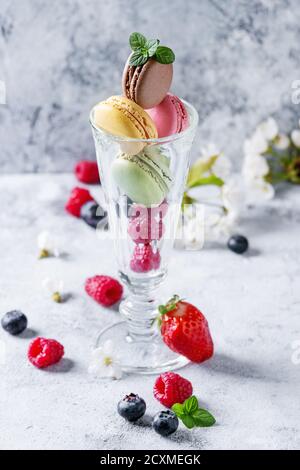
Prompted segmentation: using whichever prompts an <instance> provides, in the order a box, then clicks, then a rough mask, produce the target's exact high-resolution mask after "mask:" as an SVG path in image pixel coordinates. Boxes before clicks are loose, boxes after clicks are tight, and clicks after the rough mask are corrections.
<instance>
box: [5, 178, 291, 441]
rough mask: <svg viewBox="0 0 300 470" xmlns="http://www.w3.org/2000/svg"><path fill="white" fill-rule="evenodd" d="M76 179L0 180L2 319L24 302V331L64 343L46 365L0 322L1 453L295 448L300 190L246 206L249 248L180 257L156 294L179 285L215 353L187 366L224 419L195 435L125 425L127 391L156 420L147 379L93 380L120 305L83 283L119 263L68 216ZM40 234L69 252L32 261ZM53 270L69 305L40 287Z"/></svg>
mask: <svg viewBox="0 0 300 470" xmlns="http://www.w3.org/2000/svg"><path fill="white" fill-rule="evenodd" d="M74 184H75V182H74V180H73V177H72V176H70V175H60V176H53V177H50V176H47V175H40V176H31V175H27V176H10V177H8V176H7V177H1V179H0V201H1V211H0V226H1V231H0V246H1V284H0V311H1V315H2V314H4V313H5V312H6V311H8V310H10V309H14V308H20V309H22V310H23V311H24V312H25V313H26V314H27V316H28V318H29V327H30V328H31V329H32V330H34V331H35V332H36V333H37V334H39V335H43V336H46V337H54V338H56V339H58V340H60V341H61V342H62V343H63V344H64V346H65V349H66V356H65V359H64V360H63V361H62V362H61V364H60V365H57V366H56V367H54V369H53V368H52V369H51V370H45V371H40V370H37V369H36V368H34V367H32V366H31V365H30V364H29V363H28V361H27V359H26V350H27V346H28V342H29V338H28V337H23V338H20V337H16V338H14V337H10V336H9V335H7V334H6V333H5V332H4V331H3V330H1V332H0V340H1V342H2V343H1V345H2V346H3V345H5V347H6V361H3V360H2V362H5V363H4V364H2V365H0V372H1V380H0V392H1V402H2V403H1V418H0V435H1V443H0V446H1V448H3V449H7V448H13V449H20V448H21V449H54V448H60V449H77V448H78V449H130V448H140V449H143V448H147V449H218V448H219V449H237V448H249V449H256V448H263V449H296V448H299V447H300V439H299V430H300V425H299V422H300V420H299V393H300V386H299V375H300V365H298V366H296V365H294V364H293V363H292V361H291V355H292V352H293V350H292V346H291V345H292V342H293V341H295V340H300V322H299V306H300V283H299V275H300V266H299V223H300V210H299V201H300V188H291V189H289V190H286V191H284V192H283V193H281V194H279V196H278V199H277V200H275V201H273V202H272V203H270V204H269V206H268V209H267V210H266V209H258V210H250V211H249V212H248V218H247V222H245V223H244V227H243V229H242V232H244V233H245V234H246V235H247V236H248V237H249V239H250V243H251V246H252V249H251V250H250V252H249V254H248V256H237V255H234V254H233V253H231V252H229V251H228V250H227V249H225V248H224V247H223V246H216V247H211V248H207V249H204V250H203V251H201V252H199V253H195V252H179V251H176V252H174V258H173V261H172V264H171V266H170V274H169V277H168V279H167V281H166V283H165V285H164V287H163V292H162V294H163V295H162V297H163V298H167V297H168V296H170V295H171V294H173V293H175V292H177V293H179V294H181V295H182V296H184V297H186V298H187V299H188V300H189V301H191V302H193V303H195V304H196V305H197V306H199V307H200V308H201V309H202V310H203V312H204V313H205V314H206V316H207V318H208V320H209V323H210V327H211V331H212V335H213V338H214V341H215V346H216V353H215V356H214V358H213V359H212V360H211V361H209V362H207V363H205V364H203V365H190V366H188V367H186V368H185V369H183V370H182V371H181V374H182V375H183V376H185V377H187V378H189V379H190V380H191V381H192V382H193V385H194V390H195V393H196V394H197V395H198V397H199V399H200V401H201V403H203V404H204V405H205V406H206V407H207V408H208V409H209V410H211V411H212V413H213V414H214V415H215V416H216V419H217V422H218V424H217V425H216V426H214V427H212V428H208V429H195V430H193V431H188V430H186V429H184V428H183V427H182V426H180V430H178V432H177V433H176V434H174V436H173V437H171V438H170V439H163V438H160V437H159V436H158V435H157V434H155V433H154V431H152V430H151V428H150V427H149V425H147V423H144V425H143V426H139V425H129V424H126V423H124V422H123V420H122V419H121V418H120V417H119V416H118V415H117V413H116V404H117V401H118V400H119V399H120V398H121V397H122V396H123V395H124V394H125V393H127V392H137V393H139V394H140V395H141V396H143V397H144V398H145V399H146V401H147V404H148V413H149V414H150V415H151V414H154V413H155V412H157V411H158V410H159V409H160V408H161V406H160V404H159V403H158V402H156V401H155V399H154V398H153V397H152V386H153V382H154V377H146V378H145V377H134V376H128V377H126V378H124V379H123V380H121V381H119V382H110V381H103V380H100V379H98V380H97V379H93V378H91V377H90V376H89V375H88V374H87V365H88V359H89V350H90V348H91V346H92V345H93V342H94V340H95V337H96V333H97V331H98V330H99V329H100V328H101V327H102V326H103V325H104V324H108V323H109V322H111V321H112V319H115V318H116V315H117V313H115V312H114V311H113V310H105V309H103V308H101V307H100V306H98V305H97V304H96V303H94V302H93V301H92V300H91V299H89V298H87V296H86V295H85V293H84V290H83V283H84V280H85V278H86V277H87V276H88V275H93V274H95V273H106V274H112V275H115V272H116V266H115V264H114V261H113V255H112V254H111V252H110V248H111V245H110V243H109V242H101V241H99V240H98V239H97V238H96V236H95V232H94V231H93V230H92V229H90V228H89V227H88V226H86V225H84V223H82V222H81V221H79V220H76V219H74V218H72V217H69V216H67V215H66V214H65V213H64V210H63V201H64V200H65V198H66V195H67V192H68V190H69V189H70V188H71V187H72V186H73V185H74ZM95 192H96V193H97V192H100V191H99V190H97V189H96V191H95ZM96 195H97V194H96ZM45 228H48V229H50V230H51V231H53V232H54V233H57V234H58V235H59V236H60V237H61V239H62V240H64V242H65V247H66V249H67V251H68V253H69V256H67V257H65V258H64V259H45V260H41V261H38V260H37V259H36V255H37V247H36V235H37V233H38V232H39V231H40V230H41V229H45ZM178 273H180V276H178ZM49 275H50V276H51V275H58V276H59V277H62V278H63V279H64V280H65V282H66V284H67V287H68V290H69V291H70V293H71V294H72V297H71V298H70V299H69V300H68V302H66V303H65V304H61V305H58V304H54V303H52V302H51V300H50V299H48V298H47V297H45V295H44V293H43V292H42V290H41V288H40V281H41V279H42V278H44V277H45V276H49ZM25 336H26V335H25ZM2 349H3V348H2ZM2 359H3V358H2ZM0 362H1V361H0Z"/></svg>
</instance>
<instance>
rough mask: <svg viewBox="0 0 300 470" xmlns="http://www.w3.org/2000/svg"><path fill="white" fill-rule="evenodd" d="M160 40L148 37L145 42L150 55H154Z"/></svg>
mask: <svg viewBox="0 0 300 470" xmlns="http://www.w3.org/2000/svg"><path fill="white" fill-rule="evenodd" d="M158 45H159V40H158V39H148V40H147V41H146V44H145V48H146V49H147V51H148V56H149V57H152V56H154V54H155V52H156V49H157V48H158Z"/></svg>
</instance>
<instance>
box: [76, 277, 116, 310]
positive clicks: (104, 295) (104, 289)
mask: <svg viewBox="0 0 300 470" xmlns="http://www.w3.org/2000/svg"><path fill="white" fill-rule="evenodd" d="M85 290H86V292H87V294H88V295H90V296H91V297H92V298H93V299H94V300H96V302H98V303H99V304H101V305H104V306H105V307H109V306H110V305H113V304H115V303H116V302H118V301H119V300H120V299H121V297H122V294H123V287H122V285H121V284H120V283H119V281H117V280H116V279H114V278H112V277H110V276H93V277H89V278H88V279H87V280H86V281H85Z"/></svg>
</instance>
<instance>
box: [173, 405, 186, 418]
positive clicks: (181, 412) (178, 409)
mask: <svg viewBox="0 0 300 470" xmlns="http://www.w3.org/2000/svg"><path fill="white" fill-rule="evenodd" d="M172 411H174V413H175V414H176V416H178V418H181V416H183V415H184V410H183V405H182V404H181V403H175V404H174V405H173V406H172Z"/></svg>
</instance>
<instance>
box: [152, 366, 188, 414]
mask: <svg viewBox="0 0 300 470" xmlns="http://www.w3.org/2000/svg"><path fill="white" fill-rule="evenodd" d="M153 393H154V396H155V398H156V399H157V400H158V401H159V402H160V403H161V404H162V405H164V406H166V407H167V408H171V406H173V405H174V403H183V402H184V401H185V400H186V399H187V398H189V397H190V396H191V395H192V393H193V386H192V384H191V382H190V381H189V380H187V379H184V378H183V377H181V375H179V374H175V373H174V372H164V373H163V374H161V375H160V376H159V377H158V378H157V379H156V381H155V383H154V387H153Z"/></svg>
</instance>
